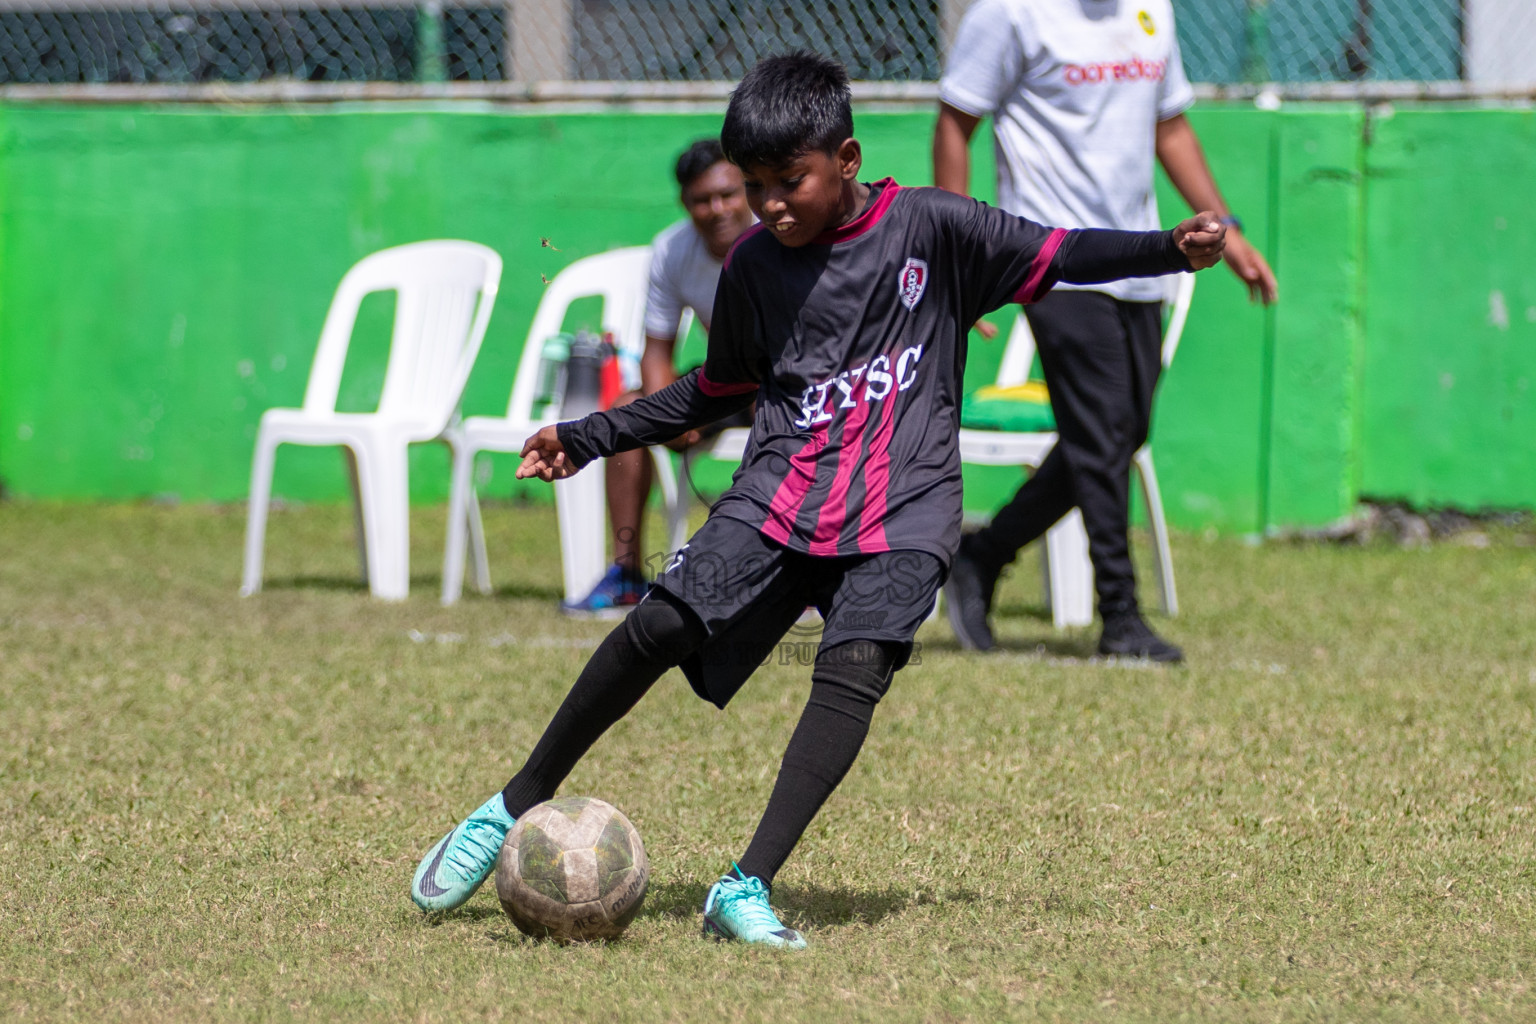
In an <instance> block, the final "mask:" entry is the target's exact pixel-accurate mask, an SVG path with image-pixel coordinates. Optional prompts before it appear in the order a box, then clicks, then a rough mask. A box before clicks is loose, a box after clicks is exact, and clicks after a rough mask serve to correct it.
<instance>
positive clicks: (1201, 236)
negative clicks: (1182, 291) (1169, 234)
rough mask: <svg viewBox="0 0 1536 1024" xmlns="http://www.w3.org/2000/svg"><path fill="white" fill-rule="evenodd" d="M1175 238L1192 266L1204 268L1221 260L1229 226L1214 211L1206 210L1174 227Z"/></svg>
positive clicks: (1198, 268)
mask: <svg viewBox="0 0 1536 1024" xmlns="http://www.w3.org/2000/svg"><path fill="white" fill-rule="evenodd" d="M1173 240H1174V242H1175V243H1176V244H1177V245H1178V247H1179V251H1180V252H1182V253H1183V254H1184V257H1185V258H1186V259H1187V260H1189V263H1190V266H1192V267H1194V268H1195V269H1196V270H1204V269H1205V268H1207V267H1214V266H1215V265H1216V264H1217V263H1220V262H1221V252H1222V250H1223V249H1225V248H1226V245H1227V228H1226V225H1224V224H1222V222H1221V220H1220V218H1218V217H1217V216H1216V215H1215V214H1214V213H1211V212H1209V211H1205V212H1202V213H1197V214H1195V215H1194V216H1193V217H1191V218H1189V220H1186V221H1184V222H1183V223H1181V224H1180V225H1179V226H1178V227H1176V228H1174V229H1173Z"/></svg>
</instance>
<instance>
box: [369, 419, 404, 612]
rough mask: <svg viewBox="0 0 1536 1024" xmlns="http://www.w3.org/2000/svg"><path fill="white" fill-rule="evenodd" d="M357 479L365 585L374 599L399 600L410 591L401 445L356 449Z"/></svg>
mask: <svg viewBox="0 0 1536 1024" xmlns="http://www.w3.org/2000/svg"><path fill="white" fill-rule="evenodd" d="M357 470H358V472H357V476H358V483H359V484H360V488H359V490H360V493H361V496H362V506H363V532H364V534H365V535H366V543H367V550H368V556H367V560H368V587H369V590H370V591H371V592H372V593H373V596H374V597H377V598H380V599H382V600H385V601H403V600H405V598H406V596H407V595H408V594H409V593H410V578H411V538H410V515H411V508H410V482H409V477H408V474H407V470H406V446H405V445H404V444H399V443H395V444H389V443H377V442H376V443H373V444H365V445H362V446H359V448H358V449H357Z"/></svg>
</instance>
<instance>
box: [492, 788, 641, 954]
mask: <svg viewBox="0 0 1536 1024" xmlns="http://www.w3.org/2000/svg"><path fill="white" fill-rule="evenodd" d="M650 874H651V871H650V864H649V862H648V861H647V860H646V859H645V847H644V846H643V845H642V844H641V842H640V833H639V832H637V831H635V826H633V825H631V824H630V822H629V819H628V818H626V817H624V815H623V813H621V812H620V811H619V810H618V809H617V808H615V807H614V806H613V805H611V804H607V803H604V802H603V801H601V800H598V799H595V798H593V797H585V796H576V797H562V798H560V799H557V800H548V801H546V802H544V803H542V804H539V805H537V806H535V807H533V808H531V809H530V810H529V811H528V813H526V814H524V815H523V816H522V817H521V818H519V819H518V820H517V824H516V825H514V826H512V831H510V832H508V833H507V840H506V842H505V843H503V844H502V846H501V855H500V856H499V857H497V858H496V895H497V896H499V897H501V907H502V909H503V910H505V911H506V912H507V916H508V917H510V918H511V919H512V923H513V924H515V925H517V927H518V929H519V930H520V931H522V932H523V933H524V934H525V935H532V936H533V937H535V938H540V939H545V938H548V939H554V940H556V941H557V942H571V941H587V940H592V939H616V938H618V937H619V934H620V933H621V932H623V931H624V928H625V926H626V925H628V924H629V922H630V921H632V920H634V917H635V915H636V914H637V913H639V911H640V902H641V901H642V900H644V899H645V886H646V883H647V882H648V881H649V880H650Z"/></svg>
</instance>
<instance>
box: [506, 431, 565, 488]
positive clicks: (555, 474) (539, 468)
mask: <svg viewBox="0 0 1536 1024" xmlns="http://www.w3.org/2000/svg"><path fill="white" fill-rule="evenodd" d="M575 473H576V469H575V467H574V466H572V465H571V460H570V459H568V458H566V457H565V445H563V444H561V443H560V434H559V433H558V432H557V431H556V430H555V428H554V426H553V425H550V426H547V427H542V428H540V429H539V432H538V433H537V434H534V435H533V436H532V437H530V438H529V439H528V440H526V441H524V442H523V464H522V465H521V466H518V467H517V478H518V479H519V480H526V479H528V478H529V477H531V476H536V477H538V478H539V479H540V480H543V481H544V482H545V483H548V482H549V481H551V480H564V479H565V478H566V477H568V476H574V475H575Z"/></svg>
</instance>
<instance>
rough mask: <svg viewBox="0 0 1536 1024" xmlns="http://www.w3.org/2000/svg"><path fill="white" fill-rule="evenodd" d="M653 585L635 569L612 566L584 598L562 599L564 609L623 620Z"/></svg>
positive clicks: (580, 614) (585, 615)
mask: <svg viewBox="0 0 1536 1024" xmlns="http://www.w3.org/2000/svg"><path fill="white" fill-rule="evenodd" d="M650 586H651V585H650V584H649V583H647V582H646V581H645V577H644V576H642V575H641V574H640V573H638V572H636V571H635V570H633V569H626V568H624V567H623V566H618V565H615V566H611V567H609V569H608V571H607V572H606V573H604V574H603V578H602V579H600V580H598V581H597V586H595V587H593V588H592V593H590V594H588V595H587V596H586V597H584V598H582V599H581V600H580V601H575V602H570V601H561V602H560V610H561V611H562V612H564V613H565V614H567V615H569V616H572V617H573V618H582V619H587V618H590V619H620V618H623V617H624V616H625V615H627V614H629V610H630V609H631V608H633V607H634V606H635V605H637V604H639V603H640V599H641V598H642V597H644V596H645V592H646V591H647V590H649V589H650Z"/></svg>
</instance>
